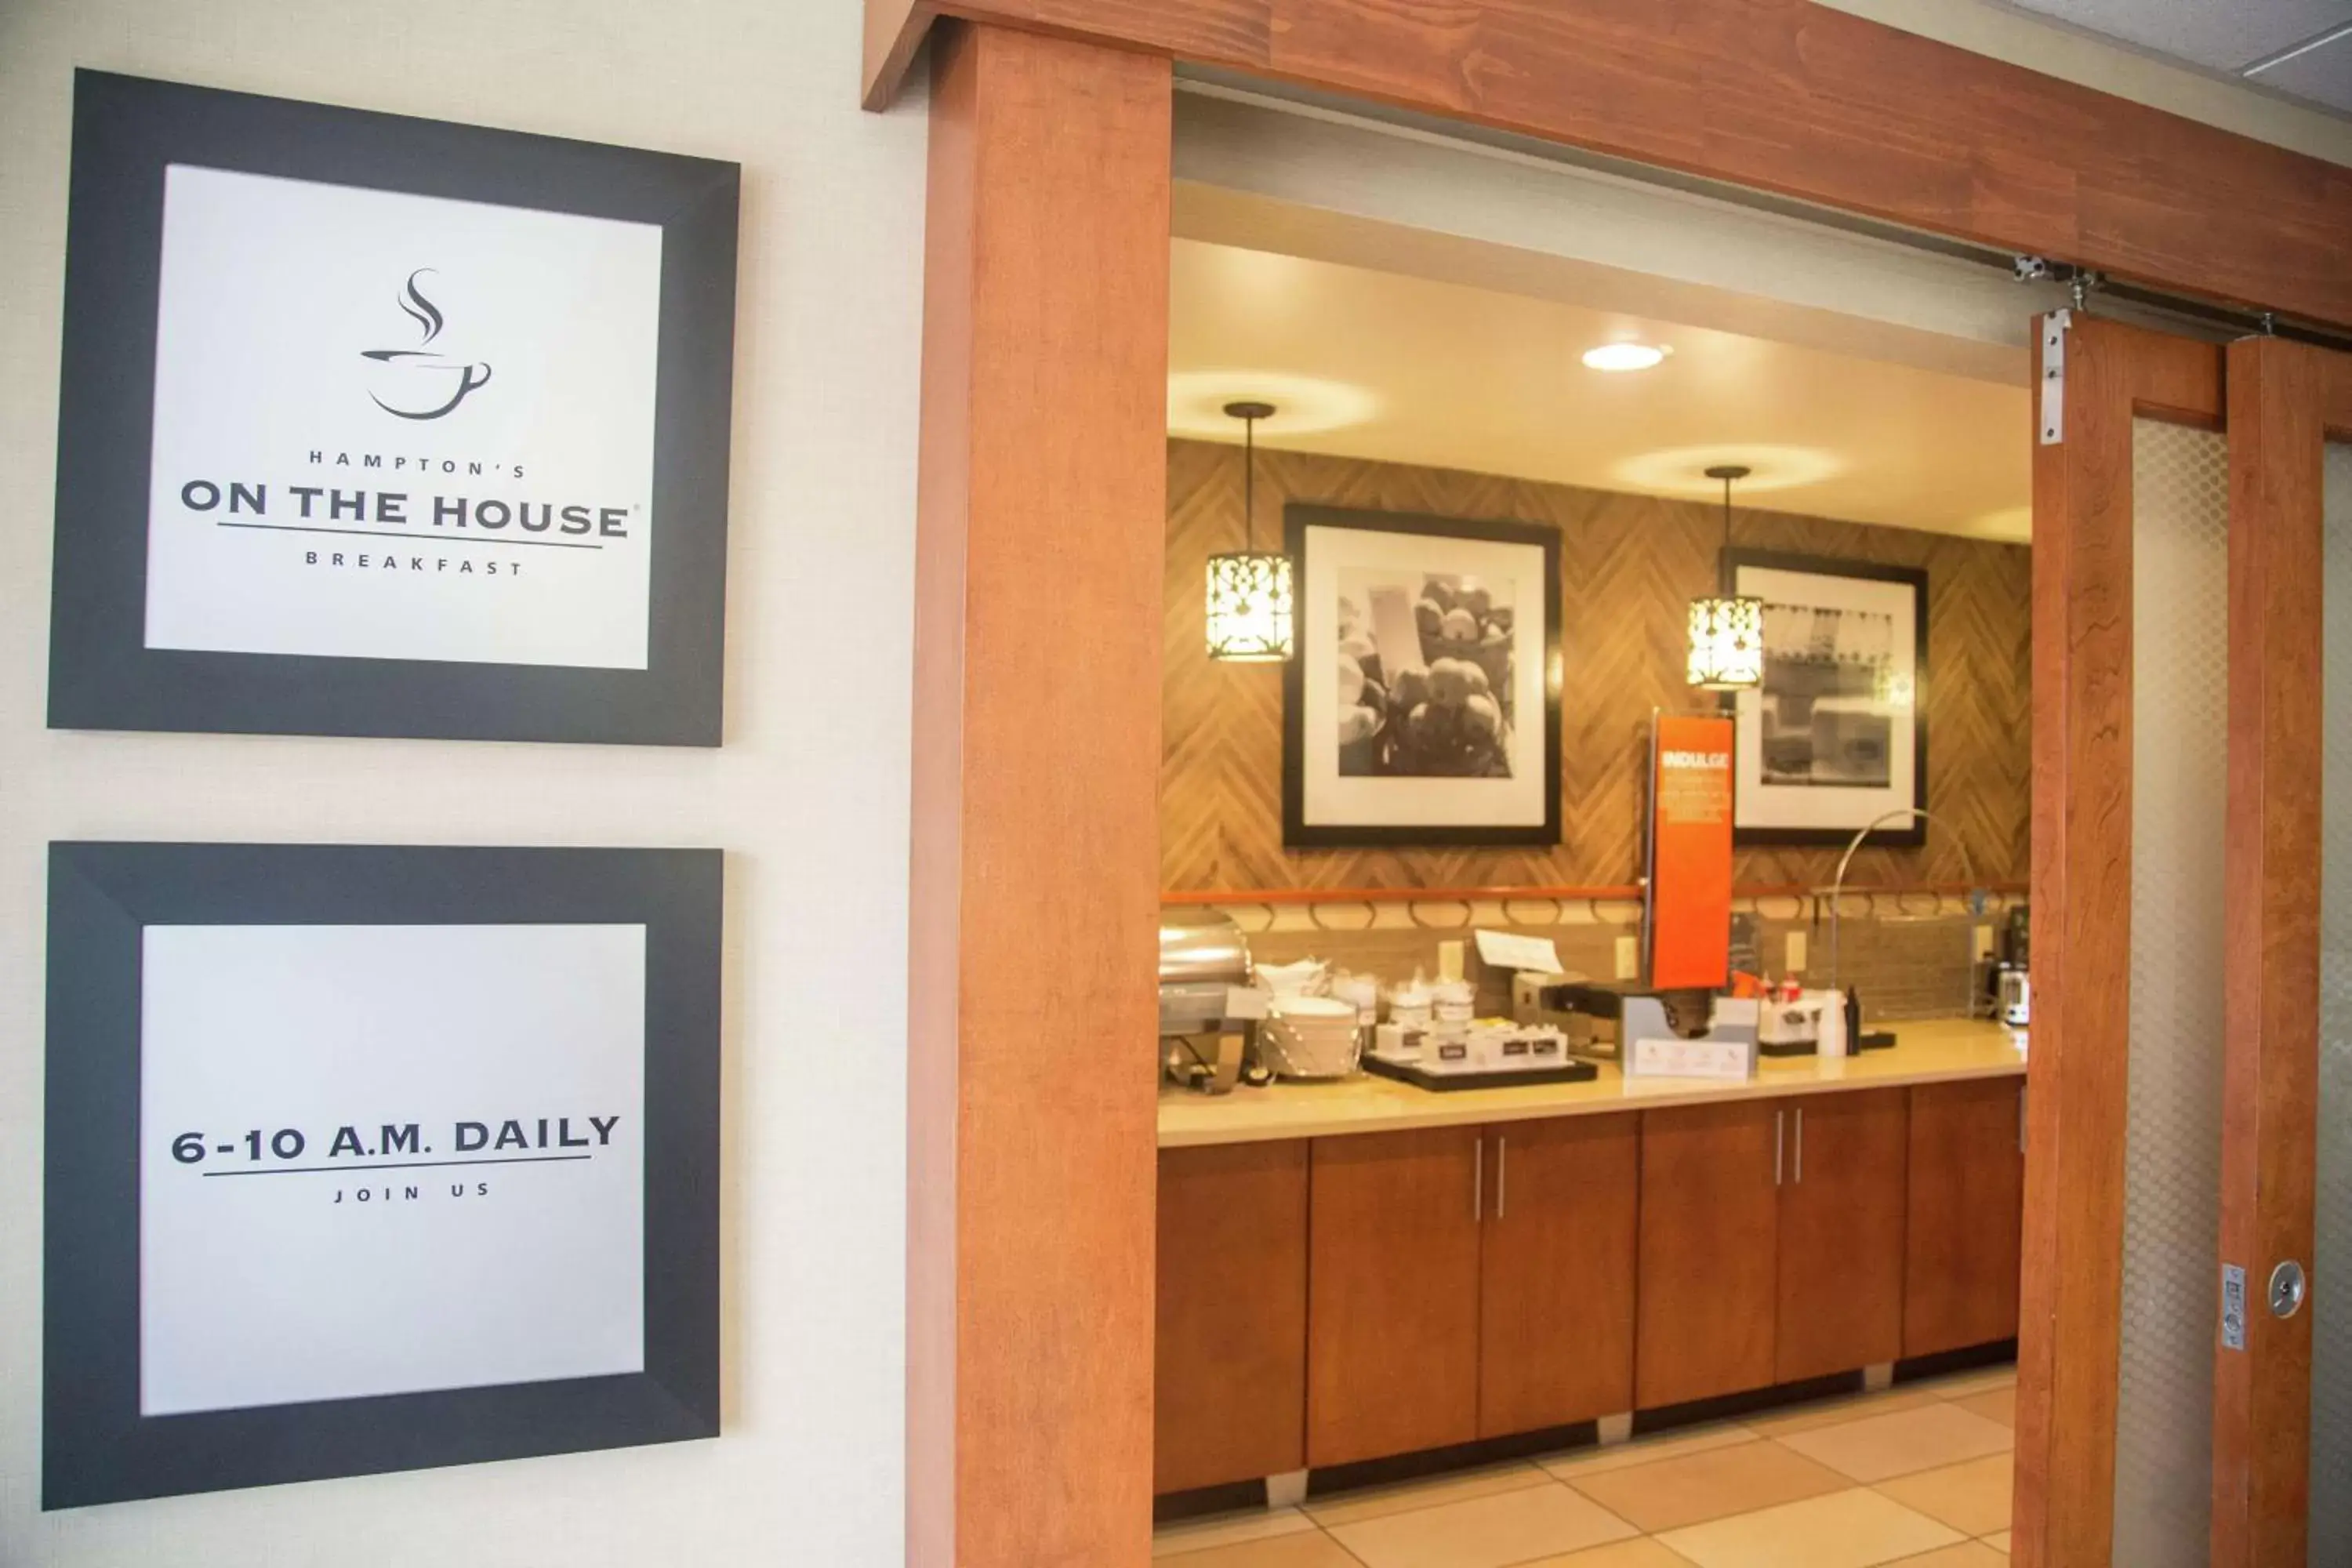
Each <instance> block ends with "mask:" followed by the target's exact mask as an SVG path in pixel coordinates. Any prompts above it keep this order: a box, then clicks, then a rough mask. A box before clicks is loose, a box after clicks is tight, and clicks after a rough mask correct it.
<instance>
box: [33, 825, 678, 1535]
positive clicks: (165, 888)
mask: <svg viewBox="0 0 2352 1568" xmlns="http://www.w3.org/2000/svg"><path fill="white" fill-rule="evenodd" d="M720 925H721V895H720V857H719V853H718V852H717V851H715V850H670V849H539V848H532V849H505V848H414V847H357V846H320V845H236V844H96V843H64V844H54V845H52V846H50V852H49V928H48V1046H47V1105H46V1108H45V1114H46V1122H45V1134H44V1136H45V1140H46V1148H47V1188H46V1209H45V1215H46V1218H45V1222H44V1223H45V1226H46V1234H45V1250H44V1256H45V1282H44V1300H45V1312H46V1328H45V1340H44V1350H43V1390H44V1422H43V1460H42V1505H43V1506H44V1507H45V1508H52V1509H55V1508H75V1507H81V1506H84V1505H88V1504H93V1503H106V1502H116V1501H121V1500H127V1499H132V1498H147V1497H160V1496H167V1495H171V1494H175V1493H182V1492H198V1491H214V1490H219V1489H227V1488H236V1487H253V1486H264V1485H269V1484H272V1483H276V1482H281V1481H297V1480H310V1479H319V1478H322V1477H328V1476H348V1475H365V1474H372V1473H375V1472H379V1471H384V1470H399V1469H415V1468H425V1467H429V1466H439V1465H453V1464H466V1463H472V1462H477V1461H481V1460H488V1459H504V1458H520V1457H522V1456H525V1455H535V1454H555V1453H565V1452H571V1451H574V1450H579V1449H586V1448H604V1447H621V1446H624V1445H629V1444H642V1443H660V1442H670V1441H676V1440H679V1439H685V1438H694V1437H708V1436H717V1434H718V1431H719V934H720Z"/></svg>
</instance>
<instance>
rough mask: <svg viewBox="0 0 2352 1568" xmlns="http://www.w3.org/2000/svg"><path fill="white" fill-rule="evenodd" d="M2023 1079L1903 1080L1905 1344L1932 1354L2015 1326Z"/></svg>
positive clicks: (2007, 1333)
mask: <svg viewBox="0 0 2352 1568" xmlns="http://www.w3.org/2000/svg"><path fill="white" fill-rule="evenodd" d="M2024 1092H2025V1080H2024V1079H2017V1078H2002V1079H1974V1080H1970V1081H1968V1082H1962V1083H1938V1084H1921V1085H1919V1086H1918V1087H1917V1088H1915V1089H1912V1090H1911V1134H1910V1164H1911V1188H1910V1218H1909V1226H1908V1233H1909V1234H1908V1239H1907V1241H1906V1248H1905V1262H1904V1288H1903V1353H1904V1354H1905V1355H1906V1356H1919V1355H1933V1354H1935V1353H1936V1352H1938V1351H1949V1350H1958V1349H1960V1348H1961V1347H1963V1346H1966V1345H1979V1344H1989V1343H1990V1342H1993V1341H1995V1340H2005V1339H2010V1338H2011V1337H2013V1336H2014V1335H2015V1334H2016V1332H2017V1275H2018V1261H2019V1235H2020V1231H2021V1226H2022V1225H2023V1221H2024V1205H2025V1136H2024V1134H2025V1116H2024V1100H2023V1095H2024Z"/></svg>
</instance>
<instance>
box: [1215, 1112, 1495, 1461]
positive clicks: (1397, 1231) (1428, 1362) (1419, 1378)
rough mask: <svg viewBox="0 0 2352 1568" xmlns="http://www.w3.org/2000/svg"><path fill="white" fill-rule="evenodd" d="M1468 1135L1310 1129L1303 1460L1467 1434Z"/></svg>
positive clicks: (1474, 1339) (1472, 1349) (1476, 1182)
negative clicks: (1334, 1134)
mask: <svg viewBox="0 0 2352 1568" xmlns="http://www.w3.org/2000/svg"><path fill="white" fill-rule="evenodd" d="M1481 1145H1482V1138H1481V1134H1480V1131H1479V1129H1477V1128H1475V1127H1444V1128H1435V1129H1432V1130H1430V1131H1419V1132H1382V1133H1362V1134H1359V1135H1356V1136H1352V1137H1345V1138H1318V1139H1317V1140H1315V1143H1314V1155H1313V1160H1314V1172H1313V1179H1312V1181H1311V1183H1310V1187H1309V1199H1308V1210H1309V1213H1310V1215H1311V1216H1312V1218H1311V1221H1310V1223H1309V1226H1308V1232H1307V1235H1308V1256H1309V1258H1310V1259H1311V1262H1310V1264H1309V1267H1308V1269H1307V1463H1308V1464H1309V1465H1318V1466H1319V1465H1344V1464H1349V1463H1352V1462H1353V1461H1355V1460H1358V1459H1370V1458H1380V1457H1381V1456H1384V1455H1389V1454H1402V1453H1409V1452H1411V1451H1412V1450H1414V1449H1417V1448H1434V1447H1442V1446H1444V1445H1445V1444H1450V1443H1466V1442H1469V1441H1471V1440H1472V1439H1473V1438H1475V1437H1476V1436H1477V1435H1478V1232H1479V1221H1480V1217H1481V1215H1482V1214H1483V1212H1484V1209H1485V1200H1486V1193H1485V1192H1484V1186H1485V1170H1484V1161H1483V1160H1482V1159H1481V1158H1480V1150H1481ZM1242 1310H1244V1312H1246V1310H1247V1308H1246V1305H1245V1304H1242ZM1244 1331H1246V1330H1244Z"/></svg>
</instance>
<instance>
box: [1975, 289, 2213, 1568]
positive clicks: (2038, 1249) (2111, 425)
mask: <svg viewBox="0 0 2352 1568" xmlns="http://www.w3.org/2000/svg"><path fill="white" fill-rule="evenodd" d="M2068 340H2069V341H2068V343H2067V348H2066V373H2065V430H2064V437H2065V438H2064V440H2063V442H2061V443H2059V444H2057V445H2054V446H2037V447H2035V449H2034V469H2033V526H2034V539H2033V545H2034V548H2033V876H2032V888H2033V891H2032V909H2033V984H2034V998H2033V1012H2034V1017H2033V1051H2032V1056H2031V1058H2029V1060H2028V1064H2027V1075H2028V1082H2029V1085H2030V1093H2029V1099H2028V1102H2027V1105H2028V1114H2027V1158H2026V1172H2025V1189H2026V1190H2025V1237H2024V1264H2023V1279H2022V1282H2021V1303H2020V1324H2019V1330H2018V1380H2017V1450H2016V1451H2017V1476H2016V1506H2015V1509H2014V1520H2013V1534H2012V1542H2011V1550H2012V1552H2013V1553H2014V1555H2015V1558H2016V1561H2017V1562H2018V1563H2020V1564H2021V1568H2073V1565H2074V1564H2078V1563H2105V1562H2106V1561H2107V1560H2108V1558H2109V1556H2110V1554H2111V1549H2112V1545H2113V1531H2114V1522H2115V1521H2114V1505H2115V1484H2116V1483H2115V1476H2116V1369H2117V1356H2118V1347H2119V1346H2120V1344H2121V1324H2120V1321H2119V1315H2120V1311H2121V1308H2122V1290H2123V1226H2124V1160H2125V1129H2126V1119H2127V1114H2128V1098H2127V1082H2126V1070H2127V1068H2128V1064H2129V1061H2130V1046H2131V1040H2130V1005H2129V998H2130V991H2131V922H2130V920H2129V918H2128V917H2129V913H2130V910H2131V865H2132V862H2131V855H2132V845H2131V824H2132V517H2133V512H2132V506H2133V500H2132V420H2133V418H2134V416H2136V415H2143V414H2144V415H2149V416H2157V417H2166V418H2172V419H2177V420H2183V421H2187V422H2190V423H2198V424H2213V423H2218V422H2219V420H2220V417H2221V412H2222V398H2221V351H2220V350H2219V349H2216V348H2214V347H2212V346H2210V345H2207V344H2198V343H2190V342H2186V341H2185V340H2181V339H2177V338H2170V337H2166V336H2163V335H2160V334H2157V333H2152V332H2147V331H2140V330H2137V329H2135V328H2130V327H2125V326H2120V325H2117V324H2116V323H2114V322H2110V321H2098V320H2095V319H2091V318H2087V317H2084V316H2081V315H2079V314H2078V315H2077V316H2076V317H2075V318H2074V325H2073V328H2072V330H2071V331H2069V333H2068ZM2037 352H2038V351H2037ZM2037 381H2038V372H2037ZM2035 417H2036V419H2037V421H2038V420H2039V418H2040V410H2039V408H2038V406H2037V408H2036V411H2035ZM2020 436H2021V438H2023V439H2032V436H2031V434H2030V433H2028V432H2020Z"/></svg>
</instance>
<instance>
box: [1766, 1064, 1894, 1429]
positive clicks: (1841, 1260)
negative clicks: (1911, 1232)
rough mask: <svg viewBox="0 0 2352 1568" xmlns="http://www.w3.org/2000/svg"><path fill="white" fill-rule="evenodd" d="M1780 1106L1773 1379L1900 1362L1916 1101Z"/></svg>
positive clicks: (1851, 1099)
mask: <svg viewBox="0 0 2352 1568" xmlns="http://www.w3.org/2000/svg"><path fill="white" fill-rule="evenodd" d="M1780 1109H1781V1115H1782V1117H1783V1121H1782V1137H1783V1139H1784V1143H1783V1163H1782V1167H1781V1180H1780V1292H1779V1304H1778V1310H1777V1312H1776V1313H1775V1322H1774V1331H1773V1347H1774V1349H1773V1373H1772V1381H1773V1382H1775V1383H1796V1382H1799V1381H1801V1380H1802V1379H1804V1378H1809V1377H1823V1376H1826V1375H1828V1374H1829V1373H1835V1372H1849V1371H1852V1370H1853V1368H1855V1367H1858V1366H1870V1365H1874V1364H1876V1363H1880V1362H1891V1361H1894V1360H1895V1359H1896V1358H1897V1357H1898V1356H1900V1355H1901V1354H1902V1352H1903V1279H1904V1247H1903V1230H1904V1185H1905V1184H1904V1164H1905V1161H1906V1140H1907V1138H1908V1136H1909V1121H1910V1116H1909V1111H1910V1100H1909V1096H1908V1094H1907V1092H1906V1090H1903V1089H1861V1090H1853V1091H1848V1092H1845V1093H1840V1094H1819V1095H1810V1096H1807V1097H1806V1098H1804V1099H1801V1100H1787V1101H1784V1102H1782V1105H1781V1108H1780Z"/></svg>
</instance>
